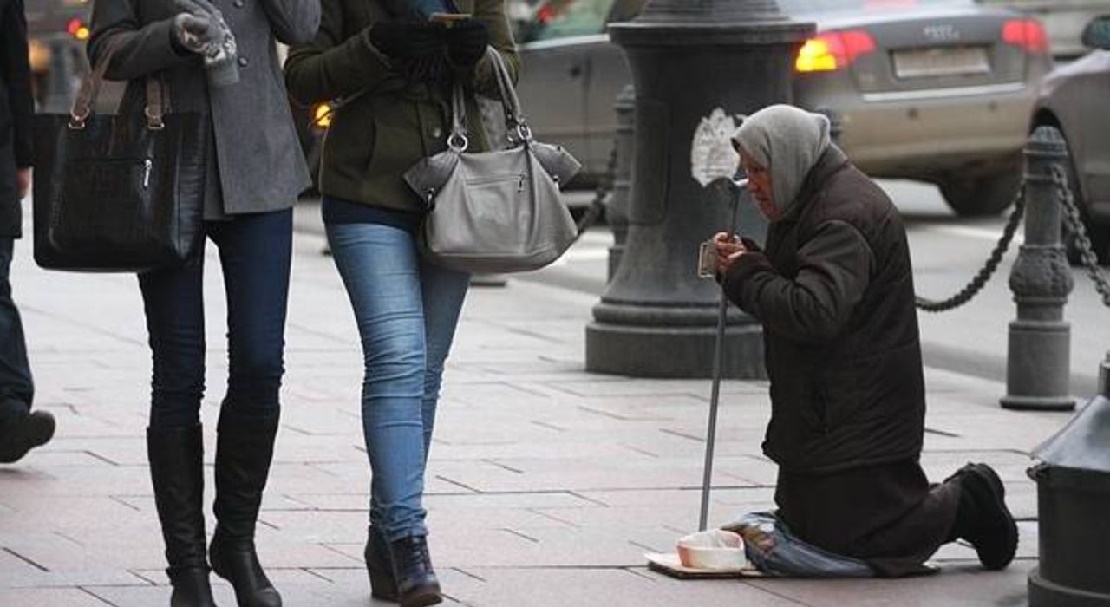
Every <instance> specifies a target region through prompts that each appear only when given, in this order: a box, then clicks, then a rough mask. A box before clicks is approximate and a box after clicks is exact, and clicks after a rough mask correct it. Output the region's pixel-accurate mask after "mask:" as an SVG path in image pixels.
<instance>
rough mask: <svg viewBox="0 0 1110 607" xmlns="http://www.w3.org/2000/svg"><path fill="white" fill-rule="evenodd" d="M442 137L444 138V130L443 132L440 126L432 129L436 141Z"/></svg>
mask: <svg viewBox="0 0 1110 607" xmlns="http://www.w3.org/2000/svg"><path fill="white" fill-rule="evenodd" d="M442 136H443V130H441V129H440V128H439V127H438V126H437V127H436V128H434V129H432V137H435V138H436V139H439V138H440V137H442Z"/></svg>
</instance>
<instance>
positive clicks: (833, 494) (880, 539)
mask: <svg viewBox="0 0 1110 607" xmlns="http://www.w3.org/2000/svg"><path fill="white" fill-rule="evenodd" d="M957 498H958V493H957V492H956V491H955V490H954V489H953V487H951V486H950V485H948V484H947V483H945V484H941V485H930V484H929V481H928V479H927V478H926V476H925V472H924V471H923V470H922V469H921V466H920V464H919V463H918V462H917V461H904V462H897V463H892V464H882V465H878V466H871V467H867V468H858V469H851V470H844V471H840V472H831V473H825V474H797V473H787V472H783V471H781V470H780V472H779V480H778V484H777V486H776V488H775V502H776V503H777V504H778V506H779V513H778V514H779V516H780V517H781V518H782V519H783V521H784V522H785V523H786V524H787V526H788V527H789V528H790V530H791V531H793V532H794V533H795V535H797V536H798V537H799V538H801V539H802V540H803V541H806V542H808V543H810V544H812V545H814V546H817V547H819V548H822V549H824V550H828V551H829V552H832V553H834V554H840V555H844V556H850V557H854V558H858V559H863V560H865V561H867V564H868V565H870V566H871V568H872V569H874V570H875V572H876V573H877V574H878V575H880V576H886V577H899V576H905V575H917V574H922V573H928V572H929V571H930V570H929V569H927V568H925V567H924V566H923V564H924V563H925V561H927V560H928V559H929V557H930V556H932V554H933V553H934V552H936V550H937V548H939V547H940V546H941V545H942V544H943V543H945V540H946V538H947V537H948V532H949V530H950V529H951V527H952V521H953V519H954V518H955V515H956V501H957Z"/></svg>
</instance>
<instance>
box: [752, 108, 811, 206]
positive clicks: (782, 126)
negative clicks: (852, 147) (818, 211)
mask: <svg viewBox="0 0 1110 607" xmlns="http://www.w3.org/2000/svg"><path fill="white" fill-rule="evenodd" d="M732 140H733V142H734V143H736V144H737V145H739V146H740V147H742V148H744V151H746V152H747V153H748V154H750V155H751V157H752V158H753V159H754V160H755V161H756V162H758V163H759V164H760V165H761V166H763V167H764V168H766V169H767V170H768V171H770V173H771V196H772V198H773V199H774V203H775V206H777V207H778V208H779V209H780V210H781V211H782V217H785V216H786V215H787V214H788V213H790V211H791V210H792V209H793V207H794V203H795V202H796V200H797V198H798V194H799V192H801V189H802V184H803V183H804V182H805V179H806V176H807V175H808V174H809V172H810V170H812V169H813V167H814V166H815V165H816V164H817V161H818V160H820V159H821V155H822V154H824V153H825V150H827V149H828V148H829V146H830V145H831V142H830V140H829V119H828V118H826V117H824V116H822V115H821V114H813V113H810V112H807V111H805V110H802V109H799V108H796V107H794V106H792V105H772V106H770V107H766V108H763V109H762V110H759V111H758V112H756V113H754V114H752V115H751V116H748V117H747V118H746V119H744V122H743V123H742V124H741V125H740V128H739V129H737V130H736V134H735V135H733V136H732Z"/></svg>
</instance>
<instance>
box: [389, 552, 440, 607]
mask: <svg viewBox="0 0 1110 607" xmlns="http://www.w3.org/2000/svg"><path fill="white" fill-rule="evenodd" d="M389 549H390V553H391V554H392V556H393V576H394V578H395V579H396V580H397V592H398V593H400V595H401V607H425V606H426V605H435V604H437V603H439V602H440V601H442V600H443V595H442V594H440V588H439V580H437V579H436V572H435V571H434V570H432V557H431V555H430V554H429V553H428V538H426V537H424V536H419V535H410V536H408V537H403V538H401V539H397V540H393V542H391V543H390V544H389Z"/></svg>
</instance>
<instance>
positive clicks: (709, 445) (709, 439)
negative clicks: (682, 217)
mask: <svg viewBox="0 0 1110 607" xmlns="http://www.w3.org/2000/svg"><path fill="white" fill-rule="evenodd" d="M729 185H730V186H732V188H733V189H734V192H733V193H732V196H730V197H729V200H730V202H731V203H732V219H731V220H730V221H729V224H728V225H729V229H728V232H729V234H732V235H734V236H735V235H736V232H737V226H736V221H737V217H738V216H739V213H740V194H741V193H742V192H743V191H744V188H746V187H747V186H748V180H747V179H730V180H729ZM719 290H720V292H721V295H720V302H719V303H718V308H717V337H716V341H715V342H714V344H713V389H712V391H711V392H710V396H709V428H708V429H707V431H706V440H705V467H704V474H703V476H702V481H701V518H700V519H699V521H698V531H705V527H706V524H707V523H708V519H709V485H710V483H711V482H712V479H713V448H714V446H715V445H716V442H717V405H718V404H719V403H720V398H721V374H722V372H723V369H724V357H725V328H726V327H727V325H728V297H727V296H726V295H725V289H724V287H723V286H722V287H721V288H720V289H719Z"/></svg>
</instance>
